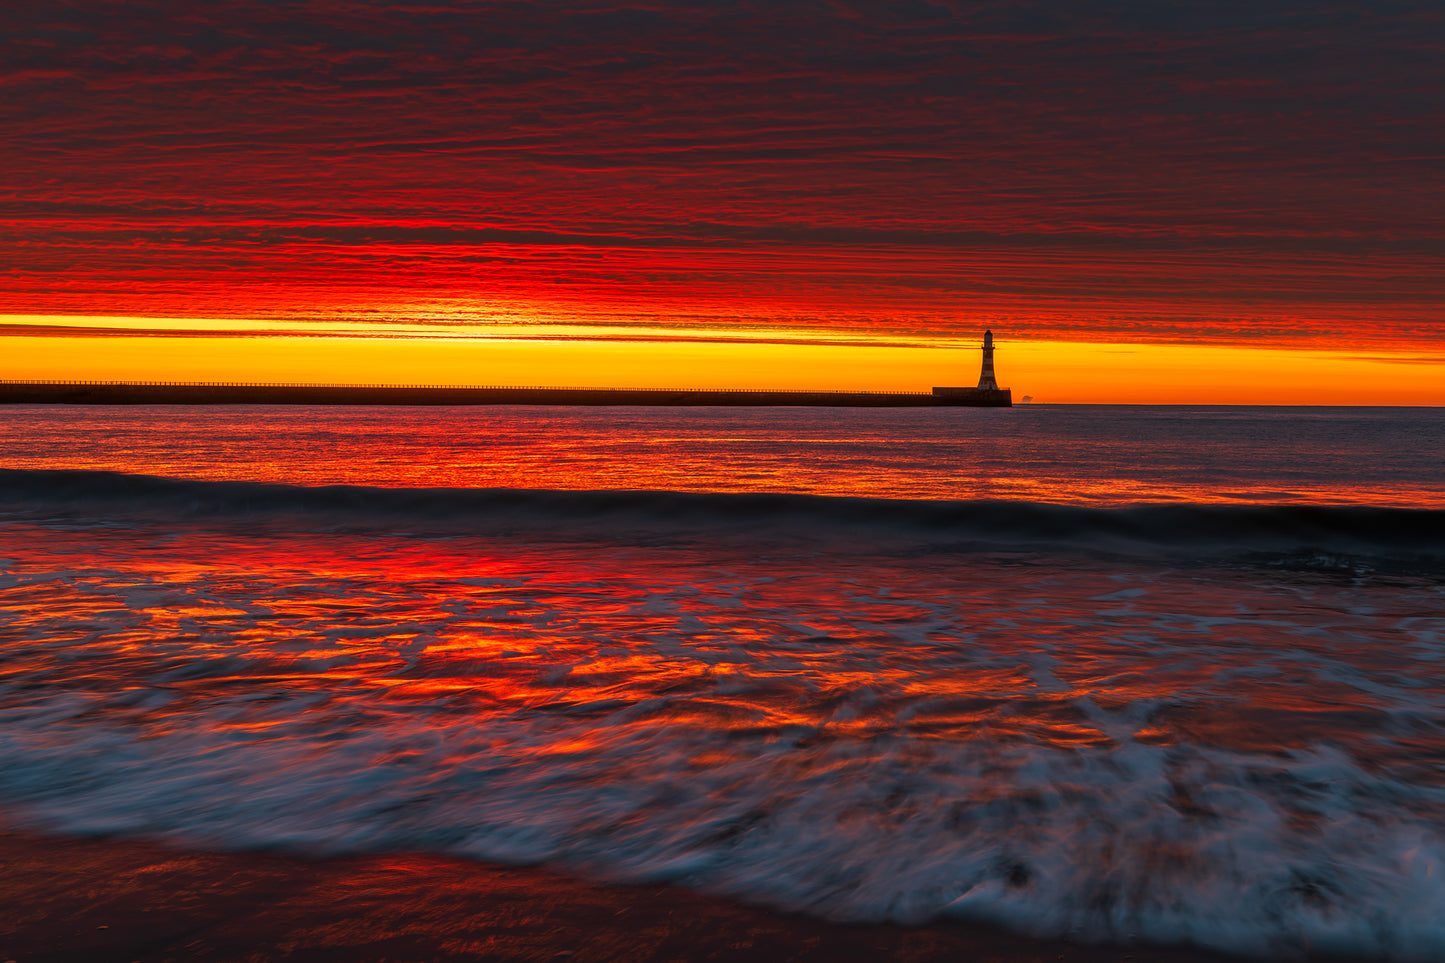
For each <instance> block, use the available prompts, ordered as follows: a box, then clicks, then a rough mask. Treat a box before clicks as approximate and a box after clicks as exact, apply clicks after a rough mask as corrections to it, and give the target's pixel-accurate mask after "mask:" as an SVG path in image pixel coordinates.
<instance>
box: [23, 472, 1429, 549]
mask: <svg viewBox="0 0 1445 963" xmlns="http://www.w3.org/2000/svg"><path fill="white" fill-rule="evenodd" d="M0 506H3V507H5V508H7V509H8V510H10V511H27V512H48V513H66V514H70V515H73V516H77V517H87V516H102V517H111V516H119V517H127V516H142V517H146V518H156V519H164V520H167V521H180V520H186V519H190V520H194V521H206V522H212V523H214V522H224V521H226V520H234V521H241V522H246V523H253V524H254V523H262V524H265V523H271V522H275V523H296V524H301V525H303V526H331V527H344V528H350V529H358V528H359V529H366V528H373V529H390V530H395V529H397V528H403V529H405V528H423V529H426V530H429V531H436V532H448V531H452V532H467V533H477V534H504V533H507V532H534V533H550V534H552V535H558V536H566V535H569V534H570V535H576V536H578V537H609V536H611V537H623V538H629V537H630V538H637V537H643V538H646V537H668V536H676V537H687V536H698V535H701V536H708V537H727V536H735V537H740V538H752V539H757V538H763V539H780V540H785V539H789V538H792V539H807V540H816V541H818V542H820V544H827V543H829V542H830V541H832V540H834V539H837V540H845V541H846V540H850V539H859V540H865V541H869V543H870V544H871V545H873V546H874V547H875V548H878V549H884V550H887V549H894V550H897V549H902V548H908V547H913V548H934V549H943V550H950V551H958V550H963V551H967V550H979V551H1009V550H1017V551H1034V550H1049V551H1061V550H1062V551H1067V550H1077V551H1083V552H1117V553H1123V554H1136V553H1142V554H1150V555H1163V556H1168V557H1172V558H1189V557H1200V558H1208V559H1217V558H1219V557H1221V556H1228V557H1233V558H1236V559H1241V560H1249V561H1252V562H1256V563H1259V564H1269V565H1283V566H1291V567H1301V568H1317V569H1321V570H1329V569H1350V568H1353V567H1357V566H1358V565H1360V564H1368V565H1372V566H1377V565H1385V566H1402V567H1405V568H1407V569H1412V570H1414V569H1418V570H1424V571H1432V570H1436V569H1438V568H1440V567H1441V566H1442V565H1445V511H1441V510H1434V509H1409V508H1381V507H1368V506H1359V505H1298V504H1289V505H1240V504H1197V503H1190V504H1175V503H1163V504H1140V505H1132V506H1125V507H1117V508H1091V507H1083V506H1077V505H1060V504H1052V503H1046V502H1027V501H1014V500H1010V501H925V500H898V499H880V498H850V497H840V496H821V495H803V494H730V493H693V492H668V491H566V490H558V491H551V490H527V489H462V488H413V489H399V488H374V487H365V486H351V485H329V486H316V487H308V486H298V485H278V484H264V483H255V482H237V481H191V480H182V479H174V478H162V477H154V476H147V475H130V474H120V473H115V472H103V471H33V470H7V469H0Z"/></svg>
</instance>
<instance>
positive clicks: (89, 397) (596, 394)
mask: <svg viewBox="0 0 1445 963" xmlns="http://www.w3.org/2000/svg"><path fill="white" fill-rule="evenodd" d="M0 404H25V405H587V406H597V405H646V406H654V407H655V406H664V407H682V406H690V405H698V406H714V407H716V406H743V405H759V406H788V405H798V406H809V407H834V408H946V407H972V408H1005V407H1009V406H1011V405H1012V404H1013V396H1012V393H1011V392H1010V391H1009V389H1007V388H1004V389H995V390H988V389H981V388H935V389H934V390H933V391H752V390H726V389H713V388H541V387H508V386H496V385H307V384H240V383H227V382H220V383H208V382H177V381H0Z"/></svg>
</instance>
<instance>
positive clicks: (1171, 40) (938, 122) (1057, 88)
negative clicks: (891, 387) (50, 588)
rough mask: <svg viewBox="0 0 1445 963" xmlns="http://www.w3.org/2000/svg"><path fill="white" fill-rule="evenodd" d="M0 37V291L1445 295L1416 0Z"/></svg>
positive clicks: (652, 310) (1026, 312)
mask: <svg viewBox="0 0 1445 963" xmlns="http://www.w3.org/2000/svg"><path fill="white" fill-rule="evenodd" d="M0 36H3V37H4V38H6V39H5V40H4V41H3V43H4V49H3V54H4V56H0V91H3V96H0V158H3V159H0V165H3V173H4V176H3V178H0V241H3V243H4V244H5V245H6V250H7V258H6V262H7V263H6V264H0V279H3V284H0V291H3V292H4V293H3V294H0V310H8V311H28V310H35V311H44V310H64V311H102V312H104V313H125V312H126V311H136V310H141V311H151V312H159V313H176V312H177V311H195V312H201V313H205V314H208V315H214V314H216V313H217V312H231V313H239V314H245V313H247V312H262V313H267V312H269V313H274V314H278V315H285V314H293V315H304V314H324V313H325V311H326V310H327V304H328V303H330V304H331V306H332V307H333V308H334V309H336V310H346V309H348V308H349V307H351V306H354V305H357V304H367V303H373V302H376V301H378V300H382V301H407V300H416V299H424V298H426V297H432V296H436V297H445V298H455V299H462V298H466V297H468V296H471V297H476V298H479V299H481V300H483V301H491V300H496V301H501V300H509V299H510V300H512V301H516V302H519V303H521V302H527V301H529V300H530V301H545V302H547V303H549V304H552V305H556V304H559V303H562V302H566V303H569V304H573V305H574V306H575V309H576V310H577V311H579V312H583V313H586V312H587V311H589V310H592V307H593V306H600V307H597V310H599V311H601V312H603V313H609V314H616V313H618V312H621V311H623V310H624V307H625V306H626V305H627V304H629V303H630V304H632V305H633V306H634V307H633V310H634V312H635V313H636V314H637V315H638V316H646V317H657V318H662V319H668V318H673V319H676V318H680V317H684V316H686V317H697V318H700V319H706V318H713V317H719V316H722V314H724V313H726V306H727V305H728V304H730V303H735V304H736V305H739V306H740V307H739V311H740V313H741V314H742V315H743V316H747V317H753V316H759V315H765V314H767V313H768V312H769V311H771V312H774V313H775V314H777V315H778V316H782V317H786V318H787V319H788V320H789V323H799V324H808V323H818V324H824V323H826V324H868V325H874V326H883V327H890V328H896V329H900V330H901V329H904V328H909V329H911V328H921V329H930V330H935V329H936V330H946V329H947V328H948V327H949V326H950V325H951V324H954V323H964V324H968V325H972V324H973V323H974V321H975V319H976V318H977V317H979V316H981V315H989V316H996V317H998V318H1000V319H1004V320H1008V321H1010V322H1011V323H1012V324H1013V325H1014V326H1015V327H1028V328H1030V329H1031V330H1038V331H1048V332H1051V333H1060V332H1066V331H1069V330H1077V331H1083V332H1089V333H1110V332H1115V333H1122V334H1131V335H1137V336H1158V337H1174V336H1176V332H1177V331H1178V330H1180V329H1187V328H1189V327H1190V326H1191V325H1192V326H1197V327H1200V329H1201V336H1218V337H1249V336H1256V337H1267V338H1287V337H1290V336H1291V333H1294V334H1295V335H1297V336H1299V337H1308V338H1325V339H1336V340H1344V339H1346V338H1352V337H1358V336H1359V330H1358V329H1360V328H1361V327H1362V326H1363V327H1364V328H1366V329H1367V330H1369V331H1370V332H1371V333H1372V334H1371V336H1372V337H1374V338H1376V339H1377V340H1380V341H1392V340H1411V339H1415V338H1420V337H1425V338H1430V337H1437V336H1438V334H1439V330H1438V328H1436V327H1433V325H1435V324H1436V322H1439V321H1440V320H1442V316H1445V310H1442V308H1445V283H1442V282H1441V281H1440V280H1439V279H1440V278H1441V277H1445V257H1442V253H1445V178H1442V176H1441V175H1442V173H1445V172H1442V166H1445V165H1442V160H1445V133H1442V132H1445V106H1442V104H1445V101H1442V99H1441V97H1440V90H1442V89H1445V12H1442V9H1441V8H1440V7H1439V6H1438V5H1436V4H1425V3H1419V4H1408V3H1394V4H1391V3H1386V4H1374V5H1370V6H1368V7H1365V6H1361V5H1358V4H1342V3H1340V4H1331V3H1310V2H1293V3H1279V4H1259V3H1228V2H1225V3H1220V2H1214V3H1170V4H1161V3H1157V2H1148V3H1145V2H1139V3H1132V2H1126V3H1118V4H1111V5H1109V7H1108V8H1107V10H1105V9H1102V8H1099V7H1096V6H1094V5H1081V4H1075V3H1067V2H1050V3H1028V2H1008V3H1004V2H997V3H989V2H982V3H965V2H952V0H940V2H934V3H929V2H913V3H850V2H843V0H837V2H816V3H813V2H808V3H803V2H778V0H771V2H766V3H764V2H725V3H724V2H718V3H702V2H696V3H673V2H636V3H616V2H612V3H609V2H595V3H586V2H568V3H527V2H505V3H503V2H498V3H369V2H356V0H352V2H346V0H316V2H272V0H267V2H259V0H257V2H246V0H240V2H234V3H227V4H216V5H196V4H180V3H175V2H159V0H149V2H147V0H126V2H114V3H104V2H66V0H55V2H51V3H47V4H44V5H41V4H17V5H10V6H9V7H7V8H6V9H4V10H3V11H0ZM697 299H701V300H702V301H703V302H705V304H706V306H707V307H706V309H705V310H704V309H703V307H700V306H697V305H692V306H690V304H691V302H692V301H694V300H697ZM848 306H853V307H856V308H857V309H858V310H857V311H856V312H854V311H848V310H845V308H847V307H848Z"/></svg>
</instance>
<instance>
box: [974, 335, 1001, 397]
mask: <svg viewBox="0 0 1445 963" xmlns="http://www.w3.org/2000/svg"><path fill="white" fill-rule="evenodd" d="M978 387H979V389H980V390H981V391H997V390H998V379H997V378H995V377H994V375H993V332H992V331H985V332H984V333H983V371H981V372H980V373H979V376H978Z"/></svg>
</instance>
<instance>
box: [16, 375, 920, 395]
mask: <svg viewBox="0 0 1445 963" xmlns="http://www.w3.org/2000/svg"><path fill="white" fill-rule="evenodd" d="M0 385H55V386H58V387H72V388H100V387H117V388H303V389H308V390H313V389H314V390H336V391H374V390H396V391H617V392H639V391H645V392H649V393H657V394H707V395H801V394H807V395H907V396H924V395H931V394H932V392H929V391H845V390H840V389H829V388H816V389H815V388H613V387H608V388H598V387H585V386H570V385H569V386H565V387H564V386H559V385H429V384H344V385H342V384H308V383H304V382H269V381H268V382H260V381H74V380H68V379H59V378H40V379H24V380H22V379H8V378H6V379H0Z"/></svg>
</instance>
